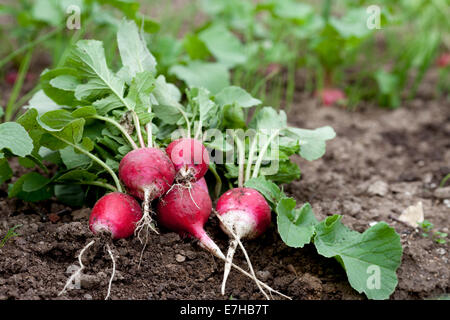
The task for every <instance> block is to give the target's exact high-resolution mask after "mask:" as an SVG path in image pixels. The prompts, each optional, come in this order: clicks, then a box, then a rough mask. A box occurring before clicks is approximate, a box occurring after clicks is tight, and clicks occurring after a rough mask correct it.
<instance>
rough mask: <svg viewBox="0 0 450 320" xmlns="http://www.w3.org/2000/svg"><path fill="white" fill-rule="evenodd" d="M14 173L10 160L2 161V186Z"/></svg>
mask: <svg viewBox="0 0 450 320" xmlns="http://www.w3.org/2000/svg"><path fill="white" fill-rule="evenodd" d="M12 176H13V172H12V170H11V167H10V166H9V163H8V160H6V159H5V158H3V159H0V185H1V184H3V183H4V182H6V181H8V180H9V179H11V178H12Z"/></svg>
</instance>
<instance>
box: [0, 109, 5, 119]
mask: <svg viewBox="0 0 450 320" xmlns="http://www.w3.org/2000/svg"><path fill="white" fill-rule="evenodd" d="M4 114H5V111H3V107H2V106H0V118H1V117H3V115H4Z"/></svg>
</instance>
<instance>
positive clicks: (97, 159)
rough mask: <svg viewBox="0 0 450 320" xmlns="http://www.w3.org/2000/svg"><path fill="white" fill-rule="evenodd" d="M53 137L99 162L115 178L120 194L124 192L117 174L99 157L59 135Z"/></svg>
mask: <svg viewBox="0 0 450 320" xmlns="http://www.w3.org/2000/svg"><path fill="white" fill-rule="evenodd" d="M50 134H51V135H52V136H53V137H55V138H56V139H59V140H61V141H62V142H64V143H65V144H67V145H69V146H71V147H73V148H74V149H77V150H78V151H79V152H80V153H82V154H84V155H86V156H88V157H89V158H91V159H92V160H94V161H95V162H97V163H98V164H99V165H100V166H102V167H103V168H104V169H105V170H106V171H107V172H108V173H109V174H110V175H111V177H112V178H113V180H114V183H115V184H116V188H117V191H119V192H123V190H122V185H121V184H120V180H119V178H118V177H117V175H116V174H115V172H114V171H113V170H112V169H111V168H110V167H109V166H108V165H107V164H106V163H105V162H103V161H102V160H101V159H100V158H98V157H97V156H95V155H93V154H92V153H90V152H89V151H86V150H84V149H83V148H81V147H79V146H77V145H76V144H74V143H72V142H69V141H67V140H66V139H64V138H61V137H58V136H57V135H55V134H53V133H50Z"/></svg>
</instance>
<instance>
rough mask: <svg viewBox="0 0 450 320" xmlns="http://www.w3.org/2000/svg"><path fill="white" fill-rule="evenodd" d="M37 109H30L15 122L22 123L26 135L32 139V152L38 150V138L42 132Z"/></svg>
mask: <svg viewBox="0 0 450 320" xmlns="http://www.w3.org/2000/svg"><path fill="white" fill-rule="evenodd" d="M37 118H38V111H37V110H36V109H30V110H28V111H27V112H25V113H24V114H23V115H21V116H20V117H19V118H18V119H17V120H16V122H17V123H18V124H20V125H22V126H23V127H24V128H25V130H26V131H27V132H28V135H29V136H30V138H31V139H32V140H33V145H34V149H33V152H36V153H37V152H38V150H39V149H40V140H41V137H42V134H43V131H42V128H41V126H40V125H39V123H38V121H37Z"/></svg>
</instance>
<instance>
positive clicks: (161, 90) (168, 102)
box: [151, 75, 184, 108]
mask: <svg viewBox="0 0 450 320" xmlns="http://www.w3.org/2000/svg"><path fill="white" fill-rule="evenodd" d="M151 96H153V100H154V101H152V103H153V104H159V105H163V106H174V107H181V108H184V107H183V106H182V105H181V104H180V100H181V92H180V90H178V88H177V87H176V86H175V85H173V84H171V83H168V82H166V78H165V77H164V76H163V75H160V76H158V78H156V81H155V88H154V89H153V92H152V94H151Z"/></svg>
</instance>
